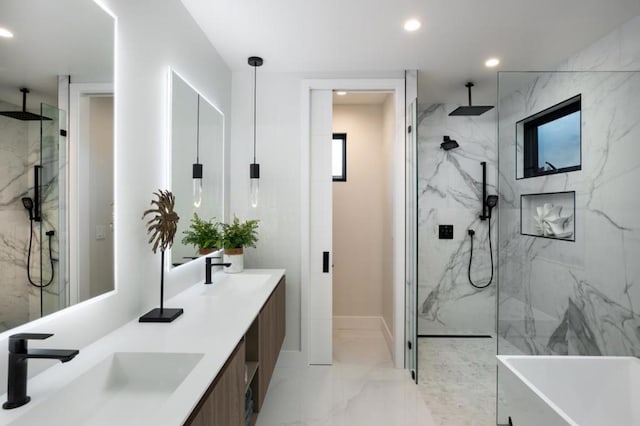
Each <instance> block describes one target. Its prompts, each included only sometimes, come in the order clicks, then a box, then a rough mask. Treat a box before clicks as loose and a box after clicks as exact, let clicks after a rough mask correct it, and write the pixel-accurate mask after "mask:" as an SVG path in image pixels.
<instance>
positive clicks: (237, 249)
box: [219, 217, 258, 274]
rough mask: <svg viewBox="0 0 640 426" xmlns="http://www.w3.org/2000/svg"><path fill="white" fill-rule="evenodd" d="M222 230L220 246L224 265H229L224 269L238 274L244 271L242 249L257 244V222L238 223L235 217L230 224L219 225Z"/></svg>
mask: <svg viewBox="0 0 640 426" xmlns="http://www.w3.org/2000/svg"><path fill="white" fill-rule="evenodd" d="M219 225H220V227H221V228H222V238H221V243H222V244H221V245H222V248H224V263H231V266H228V267H225V268H224V271H225V272H228V273H232V274H235V273H238V272H242V271H243V270H244V247H255V246H256V243H257V242H258V232H257V230H258V220H247V221H245V222H240V221H239V220H238V218H237V217H234V218H233V222H231V223H221V224H219Z"/></svg>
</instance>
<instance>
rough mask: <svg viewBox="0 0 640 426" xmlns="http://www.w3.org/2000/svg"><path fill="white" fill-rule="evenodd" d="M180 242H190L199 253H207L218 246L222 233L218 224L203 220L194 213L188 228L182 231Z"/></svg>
mask: <svg viewBox="0 0 640 426" xmlns="http://www.w3.org/2000/svg"><path fill="white" fill-rule="evenodd" d="M183 234H184V237H183V238H182V244H185V245H186V244H191V245H193V246H195V247H196V248H197V249H198V253H199V254H200V255H205V254H209V253H211V252H214V251H216V250H217V249H219V248H220V241H221V239H222V234H221V233H220V224H219V223H213V221H210V220H203V219H201V218H200V216H198V213H194V214H193V217H192V218H191V225H189V229H187V230H186V231H184V232H183Z"/></svg>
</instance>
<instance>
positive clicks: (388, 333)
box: [380, 317, 395, 358]
mask: <svg viewBox="0 0 640 426" xmlns="http://www.w3.org/2000/svg"><path fill="white" fill-rule="evenodd" d="M380 329H381V330H382V334H383V335H384V340H386V341H387V347H389V352H390V353H391V354H393V334H391V330H389V326H388V325H387V322H386V321H385V320H384V318H382V317H380ZM394 358H395V357H394Z"/></svg>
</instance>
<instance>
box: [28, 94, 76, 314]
mask: <svg viewBox="0 0 640 426" xmlns="http://www.w3.org/2000/svg"><path fill="white" fill-rule="evenodd" d="M40 115H41V116H42V117H44V118H43V119H41V121H40V166H37V167H39V173H38V175H39V180H38V182H36V183H35V185H37V187H38V201H39V203H40V206H41V216H42V221H41V222H40V229H39V231H36V232H39V235H38V237H39V241H40V242H41V244H40V277H41V280H42V281H41V282H42V284H43V287H42V288H41V289H40V310H41V315H42V316H44V315H48V314H50V313H53V312H56V311H59V310H60V309H63V308H65V307H66V306H67V305H68V303H67V291H66V279H65V277H66V275H67V274H66V263H65V260H66V253H67V249H66V247H67V244H66V240H67V231H66V230H67V226H66V216H67V215H66V205H65V201H64V200H66V166H67V151H66V149H67V147H66V135H67V130H66V126H67V125H66V122H67V120H66V113H65V111H63V110H61V109H58V108H56V107H53V106H50V105H46V104H41V105H40Z"/></svg>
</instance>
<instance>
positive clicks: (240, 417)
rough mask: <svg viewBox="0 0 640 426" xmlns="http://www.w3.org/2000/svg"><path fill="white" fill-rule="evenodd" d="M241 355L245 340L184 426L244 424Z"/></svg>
mask: <svg viewBox="0 0 640 426" xmlns="http://www.w3.org/2000/svg"><path fill="white" fill-rule="evenodd" d="M244 358H245V354H244V343H243V342H240V344H238V346H237V347H236V349H235V351H234V352H233V353H232V354H231V356H230V357H229V360H227V363H226V364H225V365H224V367H223V368H222V371H220V373H218V375H217V376H216V380H215V381H214V383H213V385H212V386H211V387H210V388H209V390H208V391H207V394H206V395H205V396H204V398H203V400H202V401H201V403H200V404H199V406H198V407H197V408H196V410H195V411H194V414H192V416H191V419H190V420H189V421H187V423H186V424H187V425H190V426H243V425H244Z"/></svg>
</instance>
